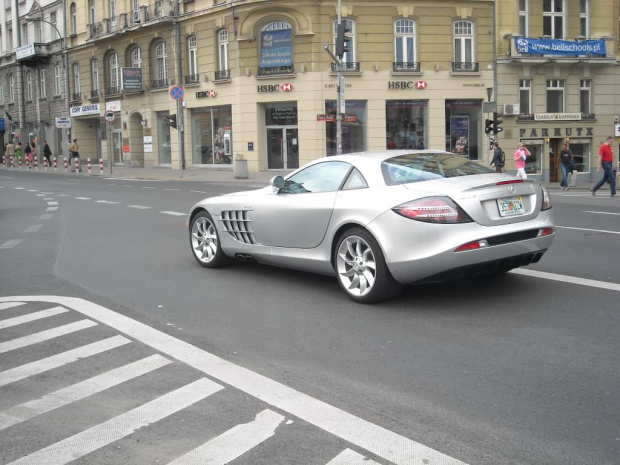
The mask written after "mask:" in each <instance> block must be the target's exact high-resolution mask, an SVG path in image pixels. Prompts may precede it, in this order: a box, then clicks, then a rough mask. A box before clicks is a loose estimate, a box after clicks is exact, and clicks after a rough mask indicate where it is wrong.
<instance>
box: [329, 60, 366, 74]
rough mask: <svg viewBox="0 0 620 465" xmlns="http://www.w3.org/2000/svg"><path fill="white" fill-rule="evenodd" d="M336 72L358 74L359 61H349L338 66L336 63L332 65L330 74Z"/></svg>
mask: <svg viewBox="0 0 620 465" xmlns="http://www.w3.org/2000/svg"><path fill="white" fill-rule="evenodd" d="M338 71H340V72H342V73H359V71H360V63H359V61H349V62H345V63H342V65H340V66H339V65H337V64H336V63H332V73H336V72H338Z"/></svg>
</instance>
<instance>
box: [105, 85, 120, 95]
mask: <svg viewBox="0 0 620 465" xmlns="http://www.w3.org/2000/svg"><path fill="white" fill-rule="evenodd" d="M120 93H121V88H120V87H119V86H116V87H106V88H105V95H106V96H108V95H118V94H120Z"/></svg>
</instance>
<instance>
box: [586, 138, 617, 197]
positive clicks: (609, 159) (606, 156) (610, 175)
mask: <svg viewBox="0 0 620 465" xmlns="http://www.w3.org/2000/svg"><path fill="white" fill-rule="evenodd" d="M613 141H614V138H613V137H611V136H610V137H608V138H607V139H606V140H605V142H604V143H603V145H601V148H600V149H599V151H598V169H597V171H598V172H599V173H600V172H601V169H602V170H603V177H602V178H601V180H600V181H599V182H597V183H596V185H595V186H594V187H592V188H590V192H592V195H596V191H597V190H599V189H600V188H601V186H602V185H603V184H605V182H609V185H610V187H611V196H612V197H615V196H616V177H615V176H614V170H613V161H614V151H613V149H612V148H611V146H612V144H613Z"/></svg>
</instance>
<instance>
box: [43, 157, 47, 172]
mask: <svg viewBox="0 0 620 465" xmlns="http://www.w3.org/2000/svg"><path fill="white" fill-rule="evenodd" d="M43 169H44V170H45V171H47V158H46V157H43Z"/></svg>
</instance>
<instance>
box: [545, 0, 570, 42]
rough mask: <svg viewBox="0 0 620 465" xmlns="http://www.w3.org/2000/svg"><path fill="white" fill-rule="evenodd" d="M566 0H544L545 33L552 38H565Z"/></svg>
mask: <svg viewBox="0 0 620 465" xmlns="http://www.w3.org/2000/svg"><path fill="white" fill-rule="evenodd" d="M564 1H565V0H543V35H544V36H546V37H550V38H552V39H563V38H564V37H565V34H564V11H565V8H564Z"/></svg>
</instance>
